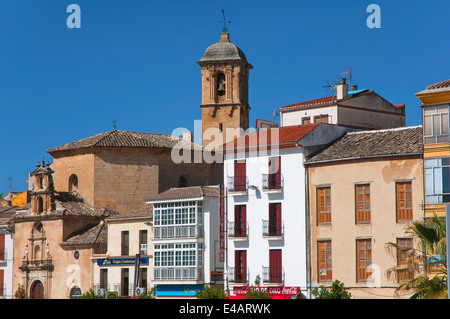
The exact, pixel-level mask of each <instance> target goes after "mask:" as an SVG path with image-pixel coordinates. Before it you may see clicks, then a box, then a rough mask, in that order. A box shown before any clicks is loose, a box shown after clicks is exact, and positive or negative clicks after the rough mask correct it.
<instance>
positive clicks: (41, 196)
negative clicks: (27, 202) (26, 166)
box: [30, 161, 55, 215]
mask: <svg viewBox="0 0 450 319" xmlns="http://www.w3.org/2000/svg"><path fill="white" fill-rule="evenodd" d="M53 173H54V171H53V170H52V169H51V168H50V163H49V162H47V164H45V163H44V161H42V164H41V163H39V162H38V163H37V165H36V169H35V170H34V171H33V172H32V173H31V174H30V179H32V181H31V182H32V188H31V193H30V195H31V212H32V213H33V214H35V215H40V214H42V213H47V212H50V211H52V210H54V209H55V189H54V186H53V176H52V175H53Z"/></svg>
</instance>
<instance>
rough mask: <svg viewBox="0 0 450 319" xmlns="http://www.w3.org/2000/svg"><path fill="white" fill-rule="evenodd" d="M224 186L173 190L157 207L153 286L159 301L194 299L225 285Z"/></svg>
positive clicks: (159, 197)
mask: <svg viewBox="0 0 450 319" xmlns="http://www.w3.org/2000/svg"><path fill="white" fill-rule="evenodd" d="M218 194H219V192H218V186H211V187H207V186H192V187H182V188H172V189H169V190H167V191H165V192H162V193H160V194H158V195H157V196H155V197H154V198H152V199H150V200H148V201H147V204H152V205H153V237H152V245H153V254H154V258H153V278H152V280H153V284H154V285H155V296H156V298H194V297H195V295H196V291H198V290H203V289H204V287H205V285H209V284H223V262H219V259H218V252H219V247H218V245H219V237H218V233H219V197H218Z"/></svg>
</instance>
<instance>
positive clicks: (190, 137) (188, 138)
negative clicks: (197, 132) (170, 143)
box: [183, 131, 194, 143]
mask: <svg viewBox="0 0 450 319" xmlns="http://www.w3.org/2000/svg"><path fill="white" fill-rule="evenodd" d="M183 140H185V141H186V142H190V143H192V142H194V134H192V132H191V131H185V132H183Z"/></svg>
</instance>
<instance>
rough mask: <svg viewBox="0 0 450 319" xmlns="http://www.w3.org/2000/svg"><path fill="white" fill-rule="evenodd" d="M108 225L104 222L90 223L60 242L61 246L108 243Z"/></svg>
mask: <svg viewBox="0 0 450 319" xmlns="http://www.w3.org/2000/svg"><path fill="white" fill-rule="evenodd" d="M106 242H107V227H106V224H105V223H104V222H100V224H88V225H86V226H84V227H82V228H80V229H78V230H76V231H75V232H73V233H72V234H70V235H69V237H68V239H66V240H65V241H63V242H62V243H60V245H61V246H78V245H96V244H106Z"/></svg>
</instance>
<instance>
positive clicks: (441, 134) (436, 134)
mask: <svg viewBox="0 0 450 319" xmlns="http://www.w3.org/2000/svg"><path fill="white" fill-rule="evenodd" d="M423 135H424V137H423V140H424V143H425V144H433V143H448V142H449V117H448V105H438V106H427V107H424V108H423Z"/></svg>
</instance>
